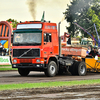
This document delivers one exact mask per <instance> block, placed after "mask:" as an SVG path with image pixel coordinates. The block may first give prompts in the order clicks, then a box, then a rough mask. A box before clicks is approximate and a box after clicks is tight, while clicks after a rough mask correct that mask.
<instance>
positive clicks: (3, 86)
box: [0, 79, 100, 90]
mask: <svg viewBox="0 0 100 100" xmlns="http://www.w3.org/2000/svg"><path fill="white" fill-rule="evenodd" d="M90 84H100V79H96V80H81V81H57V82H41V83H21V84H1V85H0V90H13V89H26V88H43V87H59V86H75V85H90Z"/></svg>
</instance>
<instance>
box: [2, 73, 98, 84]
mask: <svg viewBox="0 0 100 100" xmlns="http://www.w3.org/2000/svg"><path fill="white" fill-rule="evenodd" d="M99 78H100V73H88V74H87V75H86V76H72V75H70V74H64V75H56V76H55V77H46V76H45V74H44V73H43V72H31V73H30V74H29V75H28V76H27V77H21V76H20V75H19V74H18V72H17V71H7V72H0V84H11V83H26V82H27V83H28V82H29V83H36V82H49V81H71V80H87V79H99Z"/></svg>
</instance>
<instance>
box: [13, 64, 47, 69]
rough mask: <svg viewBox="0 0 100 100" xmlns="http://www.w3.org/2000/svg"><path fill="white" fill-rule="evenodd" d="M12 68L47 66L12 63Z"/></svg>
mask: <svg viewBox="0 0 100 100" xmlns="http://www.w3.org/2000/svg"><path fill="white" fill-rule="evenodd" d="M12 68H46V67H45V66H44V64H12Z"/></svg>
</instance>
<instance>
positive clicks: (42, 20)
mask: <svg viewBox="0 0 100 100" xmlns="http://www.w3.org/2000/svg"><path fill="white" fill-rule="evenodd" d="M44 14H45V11H43V15H42V19H41V22H44Z"/></svg>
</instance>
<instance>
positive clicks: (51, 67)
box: [50, 65, 56, 74]
mask: <svg viewBox="0 0 100 100" xmlns="http://www.w3.org/2000/svg"><path fill="white" fill-rule="evenodd" d="M55 70H56V69H55V66H53V65H51V66H50V72H51V74H54V73H55Z"/></svg>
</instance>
